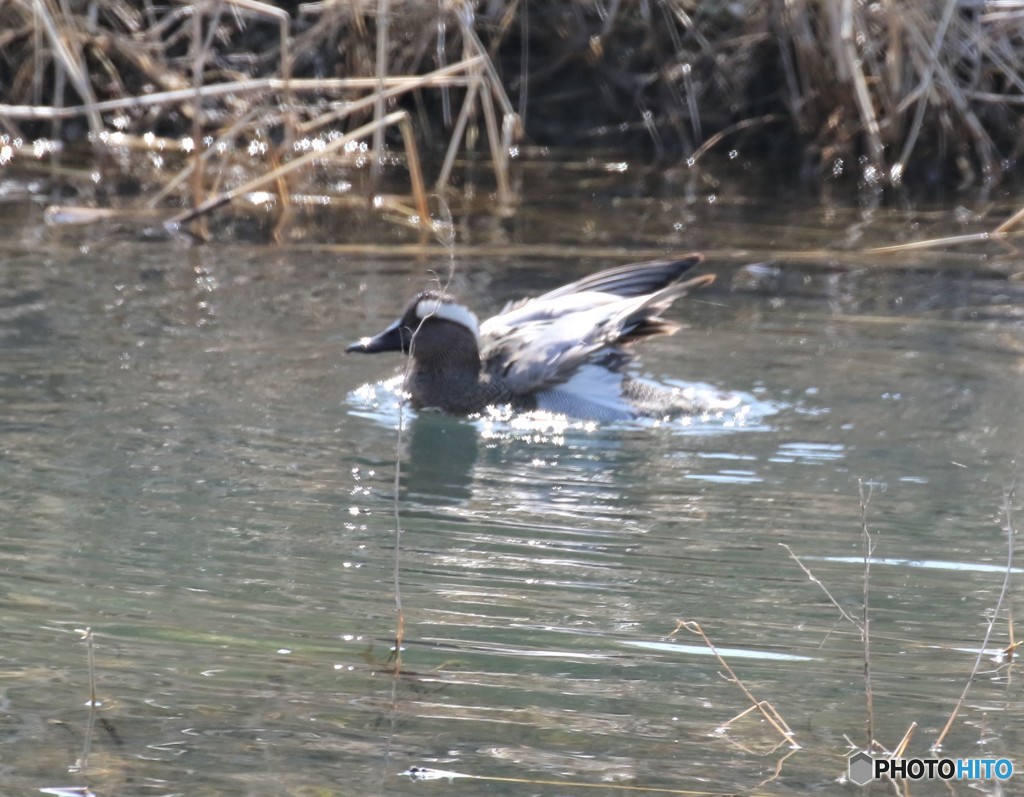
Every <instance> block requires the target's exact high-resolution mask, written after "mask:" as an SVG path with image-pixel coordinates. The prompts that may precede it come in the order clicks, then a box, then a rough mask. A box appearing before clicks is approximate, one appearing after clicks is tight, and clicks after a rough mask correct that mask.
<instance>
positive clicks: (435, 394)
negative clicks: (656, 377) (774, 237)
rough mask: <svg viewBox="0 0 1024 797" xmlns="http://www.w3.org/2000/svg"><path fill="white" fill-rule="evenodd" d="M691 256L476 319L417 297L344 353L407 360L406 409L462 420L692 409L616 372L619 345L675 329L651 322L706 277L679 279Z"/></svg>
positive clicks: (682, 399) (671, 394) (442, 298)
mask: <svg viewBox="0 0 1024 797" xmlns="http://www.w3.org/2000/svg"><path fill="white" fill-rule="evenodd" d="M703 259H704V257H703V255H701V254H697V253H692V254H686V255H682V256H679V257H672V258H668V259H662V260H652V261H648V262H643V263H631V264H629V265H624V266H618V267H616V268H610V269H607V270H604V271H600V272H597V273H595V274H592V275H590V276H587V277H584V278H583V279H580V280H577V281H576V282H571V283H569V284H567V285H563V286H561V287H560V288H556V289H555V290H552V291H549V292H547V293H545V294H542V295H540V296H537V297H534V298H527V299H521V300H519V301H514V302H510V303H509V304H507V305H506V306H505V307H504V308H503V309H502V310H501V311H500V312H499V313H498V314H497V315H494V316H492V317H491V318H488V319H486V320H485V321H483V322H482V323H481V322H480V321H479V320H478V319H477V316H476V314H475V313H473V311H472V310H470V309H469V308H468V307H466V306H465V305H464V304H462V303H461V302H459V301H458V300H456V299H455V298H454V297H453V296H451V295H449V294H447V293H445V292H444V291H438V290H424V291H421V292H420V293H418V294H416V296H414V297H413V299H412V300H411V301H410V302H409V303H408V305H407V306H406V308H405V311H404V312H403V313H402V315H401V316H400V317H399V318H398V319H396V320H395V321H394V322H393V323H392V324H391V325H389V326H388V327H387V328H386V329H384V330H383V331H382V332H380V333H378V334H376V335H373V336H372V337H364V338H362V339H360V340H358V341H356V342H355V343H352V344H351V345H349V346H348V347H347V348H346V351H347V352H349V353H362V354H377V353H380V352H402V353H403V354H406V355H408V357H409V358H410V363H409V367H408V368H406V369H405V379H404V389H405V394H406V398H407V399H408V401H409V403H410V404H411V406H412V407H413V408H414V409H416V410H417V411H419V410H424V409H437V410H440V411H442V412H444V413H447V414H449V415H457V416H467V415H477V414H481V413H484V412H485V411H486V410H488V409H489V408H491V407H500V406H507V407H510V408H511V410H512V411H513V412H534V411H541V412H545V413H552V414H557V415H564V416H568V417H570V418H575V419H585V420H594V421H603V420H624V419H635V418H639V417H644V416H662V417H667V416H672V415H679V414H682V413H692V412H694V411H695V410H697V409H699V408H697V407H695V406H694V402H693V399H692V398H691V397H688V396H687V395H686V392H685V391H683V390H681V389H679V388H665V387H661V386H658V385H653V384H651V383H649V382H646V381H643V380H640V379H636V378H633V377H632V376H630V375H628V374H627V373H625V372H624V371H623V367H624V366H625V365H626V363H628V362H629V361H630V360H631V358H632V354H631V348H632V347H631V344H634V343H636V342H637V341H640V340H643V339H645V338H649V337H653V336H657V335H666V334H672V333H674V332H675V331H677V330H678V329H679V325H678V324H675V323H673V322H671V321H668V320H666V319H664V318H662V317H661V314H662V313H664V312H665V311H666V310H667V309H668V308H669V306H670V305H671V304H672V303H673V302H674V301H675V300H676V299H678V298H680V297H682V296H685V295H686V294H687V293H688V292H689V291H691V290H693V289H695V288H702V287H704V286H706V285H709V284H710V283H711V282H713V281H714V279H715V277H714V275H713V274H704V275H701V276H697V277H690V278H687V279H684V277H686V276H687V275H688V273H689V272H690V271H691V270H692V269H693V268H694V267H696V266H697V265H698V264H700V263H701V262H702V261H703Z"/></svg>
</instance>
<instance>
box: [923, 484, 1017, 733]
mask: <svg viewBox="0 0 1024 797" xmlns="http://www.w3.org/2000/svg"><path fill="white" fill-rule="evenodd" d="M1013 496H1014V488H1013V487H1012V486H1011V487H1010V489H1008V490H1007V491H1006V495H1005V496H1004V497H1003V514H1004V516H1005V518H1006V521H1005V524H1004V526H1003V530H1004V531H1005V532H1006V549H1007V553H1006V569H1005V571H1004V572H1003V585H1002V587H1001V588H1000V590H999V597H998V598H997V599H996V605H995V607H994V608H993V609H992V614H991V616H990V617H989V621H988V626H987V627H986V629H985V637H984V639H983V640H982V642H981V648H980V649H979V650H978V655H977V657H976V658H975V659H974V666H973V667H971V673H970V675H968V676H967V682H966V683H965V684H964V689H963V691H962V692H961V693H960V697H959V698H958V699H957V701H956V704H955V705H954V706H953V711H952V712H950V715H949V719H948V720H946V724H945V725H944V726H943V728H942V731H941V732H940V733H939V735H938V738H936V739H935V741H934V742H932V746H931V748H930V749H931V751H932V752H938V751H939V750H941V749H942V741H943V739H945V738H946V735H947V734H948V733H949V731H950V729H951V728H952V727H953V722H954V721H955V720H956V718H957V715H959V713H960V709H961V708H963V705H964V701H965V700H967V693H968V692H969V691H970V688H971V685H972V684H973V683H974V679H975V677H977V675H978V671H979V670H980V669H981V660H982V658H984V656H985V651H986V650H987V649H988V641H989V639H991V637H992V631H993V629H994V628H995V625H996V620H997V619H998V617H999V612H1000V611H1001V610H1002V608H1003V604H1004V603H1005V601H1006V593H1007V592H1008V591H1009V588H1010V576H1011V574H1012V573H1013V549H1014V546H1015V545H1016V542H1017V539H1016V538H1017V530H1016V528H1015V527H1014V525H1013Z"/></svg>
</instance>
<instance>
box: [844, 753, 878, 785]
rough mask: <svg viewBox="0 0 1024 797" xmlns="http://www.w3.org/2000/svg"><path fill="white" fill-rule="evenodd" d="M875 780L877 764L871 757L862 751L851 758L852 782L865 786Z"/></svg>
mask: <svg viewBox="0 0 1024 797" xmlns="http://www.w3.org/2000/svg"><path fill="white" fill-rule="evenodd" d="M874 778H875V762H874V759H872V758H871V756H870V755H868V754H867V753H865V752H864V751H863V750H861V751H860V752H859V753H854V754H853V755H852V756H850V780H851V781H853V782H854V783H856V784H857V785H858V786H864V785H866V784H868V783H870V782H871V781H872V780H874Z"/></svg>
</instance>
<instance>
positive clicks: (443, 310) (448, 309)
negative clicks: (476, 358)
mask: <svg viewBox="0 0 1024 797" xmlns="http://www.w3.org/2000/svg"><path fill="white" fill-rule="evenodd" d="M427 316H434V317H435V318H441V319H443V320H445V321H451V322H452V323H453V324H460V325H462V326H464V327H465V328H466V329H468V330H469V331H470V332H472V333H473V336H474V337H475V338H476V342H477V344H479V343H480V323H479V322H478V321H477V319H476V315H475V314H474V313H473V312H472V311H471V310H469V309H468V308H466V307H463V306H462V305H461V304H456V303H455V302H446V301H444V300H443V299H433V298H430V299H420V300H419V302H417V303H416V317H417V318H419V319H421V320H422V319H424V318H426V317H427Z"/></svg>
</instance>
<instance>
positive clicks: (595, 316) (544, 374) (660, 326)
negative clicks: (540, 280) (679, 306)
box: [480, 275, 714, 393]
mask: <svg viewBox="0 0 1024 797" xmlns="http://www.w3.org/2000/svg"><path fill="white" fill-rule="evenodd" d="M597 276H600V275H597ZM713 279H714V277H713V276H711V275H707V276H705V277H699V278H697V279H693V280H687V281H685V282H677V283H675V284H670V285H668V286H667V287H664V288H662V289H661V290H658V291H655V292H654V293H650V294H648V295H641V296H627V297H620V296H617V295H615V294H610V293H606V292H603V291H582V292H580V291H573V292H571V293H568V294H558V295H555V296H552V295H551V294H545V295H544V296H541V297H538V298H537V299H533V300H532V301H530V302H529V303H527V304H525V305H523V306H522V307H520V308H518V309H517V310H514V311H512V312H510V313H504V314H502V315H498V316H495V317H494V318H491V319H488V320H487V321H485V322H484V323H483V324H482V325H481V327H480V337H481V339H482V341H483V348H482V351H481V356H482V358H483V360H484V362H485V363H486V366H485V367H486V368H487V370H488V371H489V372H490V373H491V374H492V375H493V376H494V377H495V378H498V379H501V380H503V381H504V382H505V383H506V384H507V385H508V386H509V388H510V389H511V390H512V392H514V393H531V392H535V391H537V390H543V389H545V388H548V387H551V386H552V385H556V384H559V383H561V382H564V381H565V380H567V379H569V378H570V377H571V376H572V375H573V373H574V372H575V371H576V370H577V369H578V368H579V367H580V366H581V365H583V364H584V363H587V362H594V361H596V360H599V359H601V358H602V357H604V356H606V355H609V354H610V353H612V352H615V351H616V350H617V347H619V346H621V345H623V344H626V343H630V342H632V341H635V340H638V339H639V338H643V337H648V336H651V335H658V334H666V333H671V332H674V331H675V330H676V329H677V326H676V325H675V324H673V323H672V322H670V321H666V320H665V319H663V318H661V317H659V315H658V314H659V313H661V312H663V311H664V310H665V309H667V308H668V306H669V305H670V304H672V302H674V301H675V300H676V299H678V298H679V297H680V296H682V295H684V294H685V293H686V292H687V290H688V289H689V288H691V287H695V286H696V285H706V284H707V283H709V282H711V281H712V280H713Z"/></svg>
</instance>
